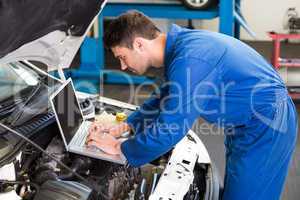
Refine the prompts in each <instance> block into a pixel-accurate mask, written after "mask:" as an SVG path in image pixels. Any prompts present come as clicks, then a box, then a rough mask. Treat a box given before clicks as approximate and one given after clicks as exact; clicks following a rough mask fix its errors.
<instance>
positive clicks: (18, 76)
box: [0, 63, 39, 102]
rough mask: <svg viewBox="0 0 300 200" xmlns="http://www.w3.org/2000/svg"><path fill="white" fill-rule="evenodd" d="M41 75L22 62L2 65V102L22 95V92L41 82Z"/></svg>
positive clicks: (0, 92)
mask: <svg viewBox="0 0 300 200" xmlns="http://www.w3.org/2000/svg"><path fill="white" fill-rule="evenodd" d="M38 80H39V75H38V74H37V73H36V72H35V71H33V70H31V69H30V68H28V67H26V66H25V65H22V64H21V63H10V64H5V65H3V66H0V102H2V101H4V100H6V99H9V98H17V99H18V97H20V95H19V94H20V92H21V91H23V90H26V89H29V88H32V87H35V86H37V85H38V83H39V81H38Z"/></svg>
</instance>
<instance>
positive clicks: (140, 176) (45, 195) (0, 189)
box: [0, 100, 213, 200]
mask: <svg viewBox="0 0 300 200" xmlns="http://www.w3.org/2000/svg"><path fill="white" fill-rule="evenodd" d="M90 104H93V105H94V106H95V109H92V110H90V111H89V110H88V109H90ZM118 105H120V104H118ZM81 106H82V108H83V112H84V113H85V115H89V114H91V113H93V110H95V113H96V114H97V113H99V112H103V110H104V111H105V112H106V113H107V114H109V115H112V116H114V115H116V113H118V112H124V113H126V114H130V113H131V112H133V111H134V109H133V108H130V109H128V108H125V107H126V105H124V106H122V107H118V106H116V105H114V104H109V103H107V102H105V101H104V102H101V103H100V104H99V103H97V101H95V100H89V101H87V100H85V101H81ZM54 130H55V129H54ZM56 132H57V133H55V134H54V135H53V134H50V135H51V136H49V135H41V137H40V138H39V139H38V138H37V139H36V141H43V142H38V143H39V145H41V147H42V148H43V149H45V151H46V152H47V154H50V155H52V156H53V157H55V160H53V159H52V158H50V157H49V156H47V155H46V154H43V153H42V152H40V151H38V150H37V149H36V148H34V147H33V146H32V145H31V144H26V145H24V147H23V148H22V150H21V151H20V152H19V155H18V156H16V158H15V159H14V160H13V162H12V163H10V164H7V165H5V166H4V167H2V168H0V199H7V200H10V199H12V200H19V199H22V200H52V199H53V200H54V199H55V200H57V199H58V200H60V199H61V200H63V199H64V200H69V199H70V200H73V199H75V200H77V199H78V200H96V199H112V200H123V199H128V200H136V199H139V200H143V199H162V200H163V199H168V200H169V199H172V200H175V199H185V200H193V199H209V198H207V197H208V196H209V195H211V190H212V188H211V182H212V181H213V175H212V169H211V165H210V161H209V157H208V154H207V152H203V150H205V147H204V146H203V144H202V142H201V141H200V139H199V138H198V137H197V136H196V134H195V133H194V132H192V131H190V132H189V133H188V135H187V136H186V137H184V138H183V140H182V141H181V142H179V143H178V144H177V145H176V146H175V147H174V149H173V150H171V151H170V152H168V153H166V154H165V155H162V156H161V157H159V158H158V159H156V160H155V161H153V162H151V163H149V164H146V165H144V166H142V167H140V168H134V167H131V166H128V165H119V164H116V163H111V162H108V161H103V160H99V159H94V158H90V157H86V156H81V155H77V154H73V153H69V152H67V151H66V150H65V146H64V144H63V141H62V139H61V136H60V135H59V134H58V131H56ZM52 136H53V137H52ZM206 154H207V155H206ZM58 161H59V162H58ZM61 163H63V164H64V165H66V166H68V168H69V169H66V168H65V167H64V166H62V165H61ZM70 169H71V170H70ZM9 174H10V176H8V175H9ZM76 174H78V175H80V176H81V177H83V178H84V180H82V179H79V178H78V177H77V176H76Z"/></svg>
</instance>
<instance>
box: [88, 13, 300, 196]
mask: <svg viewBox="0 0 300 200" xmlns="http://www.w3.org/2000/svg"><path fill="white" fill-rule="evenodd" d="M104 42H105V45H106V47H108V48H110V49H111V50H112V52H113V54H114V55H115V57H116V58H118V59H119V60H120V62H121V69H122V70H126V69H128V70H130V71H132V72H134V73H136V74H139V75H141V74H144V73H145V72H146V71H147V70H148V69H149V68H150V67H155V68H161V67H164V72H165V74H164V75H165V76H164V78H165V83H163V84H162V86H161V87H160V89H159V90H158V91H156V92H155V93H154V94H153V95H152V96H151V97H150V98H149V99H148V100H146V101H145V102H144V104H143V105H142V106H141V107H140V109H139V110H138V111H136V112H134V113H133V114H132V115H130V116H129V117H128V119H127V121H126V123H121V124H120V125H118V126H111V127H105V125H101V124H96V123H95V124H94V125H93V126H92V128H91V129H90V135H89V137H88V140H87V142H88V144H89V145H96V146H98V147H99V148H101V149H103V150H104V151H106V152H107V153H110V154H120V155H123V156H125V157H126V159H127V161H128V163H129V164H130V165H132V166H141V165H143V164H145V163H148V162H150V161H152V160H154V159H156V158H157V157H159V156H161V155H162V154H164V153H166V152H168V151H169V150H171V149H172V147H174V145H176V143H178V142H179V141H180V140H181V139H182V138H183V137H184V136H185V135H186V134H187V132H188V131H189V130H190V129H191V128H192V125H193V123H194V121H195V120H196V119H197V118H199V117H202V118H204V119H205V120H206V121H207V122H209V123H212V124H214V125H216V126H219V127H223V128H224V134H225V147H226V173H225V180H224V192H223V199H225V200H240V199H268V200H270V199H279V198H280V194H281V192H282V189H283V185H284V181H285V179H286V176H287V172H288V168H289V163H290V161H291V158H292V153H293V151H294V148H295V143H296V134H297V124H298V122H297V114H296V110H295V106H294V104H293V102H292V100H291V98H290V97H289V95H288V92H287V89H286V87H285V85H284V83H283V81H282V80H281V78H280V77H279V75H278V73H277V72H276V71H275V70H274V68H273V67H272V66H271V64H269V63H268V62H267V61H266V60H265V59H264V58H263V57H262V56H261V55H260V54H258V53H257V52H256V51H255V50H253V49H252V48H250V47H249V46H247V45H246V44H244V43H243V42H241V41H239V40H237V39H235V38H232V37H229V36H226V35H223V34H220V33H214V32H209V31H204V30H189V29H185V28H182V27H179V26H177V25H172V27H171V29H170V31H169V32H168V33H167V34H164V33H162V32H160V30H159V29H158V28H157V27H156V26H155V25H154V23H153V22H152V21H151V20H150V19H149V18H148V17H146V16H145V15H143V14H142V13H139V12H137V11H130V12H127V13H125V14H123V15H121V16H119V17H118V18H116V19H114V20H112V22H111V23H110V24H109V26H108V27H107V29H106V34H105V38H104ZM126 130H132V131H133V132H134V133H135V135H134V137H132V138H130V139H128V140H126V141H125V142H121V141H120V140H118V139H117V137H118V136H120V134H121V133H122V132H124V131H126ZM104 132H108V133H109V134H106V135H103V133H104Z"/></svg>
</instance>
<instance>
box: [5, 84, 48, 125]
mask: <svg viewBox="0 0 300 200" xmlns="http://www.w3.org/2000/svg"><path fill="white" fill-rule="evenodd" d="M41 86H42V84H41V82H40V81H39V82H38V84H37V85H36V86H35V87H34V88H33V89H32V91H31V92H30V93H29V95H28V96H27V98H26V100H25V102H23V103H22V104H21V105H20V106H18V107H16V111H15V112H14V113H12V115H11V116H10V117H9V118H8V120H9V121H10V123H11V125H13V124H14V123H15V122H16V121H17V120H18V119H19V117H20V116H21V115H22V113H23V111H24V107H25V106H26V105H27V104H28V103H29V102H30V100H31V99H32V98H33V97H34V96H35V95H36V93H37V92H38V91H39V90H40V88H41Z"/></svg>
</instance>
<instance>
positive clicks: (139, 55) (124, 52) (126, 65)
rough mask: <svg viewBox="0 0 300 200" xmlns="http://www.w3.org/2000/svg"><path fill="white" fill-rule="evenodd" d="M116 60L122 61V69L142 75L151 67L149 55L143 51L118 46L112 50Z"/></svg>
mask: <svg viewBox="0 0 300 200" xmlns="http://www.w3.org/2000/svg"><path fill="white" fill-rule="evenodd" d="M112 52H113V54H114V55H115V57H116V58H118V59H119V60H120V63H121V69H122V70H127V69H128V70H129V71H132V72H133V73H135V74H139V75H142V74H144V73H145V72H146V71H147V69H148V68H149V67H150V66H149V62H148V57H147V54H146V53H145V52H144V51H142V50H141V49H137V48H135V47H134V48H132V49H129V48H127V47H121V46H116V47H113V48H112Z"/></svg>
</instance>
